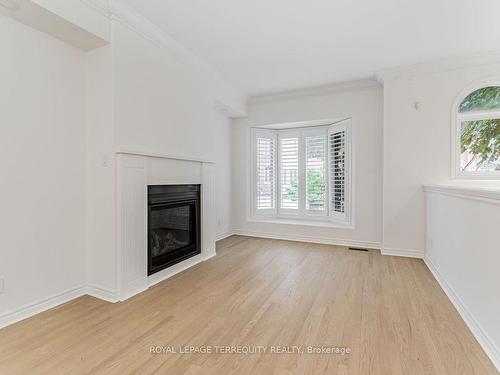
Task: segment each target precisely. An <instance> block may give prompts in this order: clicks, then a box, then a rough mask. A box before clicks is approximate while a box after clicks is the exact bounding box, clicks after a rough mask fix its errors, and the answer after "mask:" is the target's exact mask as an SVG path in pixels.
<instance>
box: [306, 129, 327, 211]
mask: <svg viewBox="0 0 500 375" xmlns="http://www.w3.org/2000/svg"><path fill="white" fill-rule="evenodd" d="M325 143H326V136H325V135H315V136H306V137H305V152H306V160H305V161H306V209H307V210H313V211H325V209H326V205H325V201H326V188H325V172H326V171H325V159H326V147H325Z"/></svg>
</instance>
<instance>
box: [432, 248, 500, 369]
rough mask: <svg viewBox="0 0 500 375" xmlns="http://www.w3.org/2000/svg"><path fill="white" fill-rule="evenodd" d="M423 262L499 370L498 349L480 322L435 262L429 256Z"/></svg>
mask: <svg viewBox="0 0 500 375" xmlns="http://www.w3.org/2000/svg"><path fill="white" fill-rule="evenodd" d="M424 262H425V264H426V265H427V267H428V268H429V270H430V271H431V273H432V274H433V275H434V278H435V279H436V280H437V282H438V283H439V285H440V286H441V288H442V289H443V290H444V292H445V293H446V295H447V296H448V298H449V299H450V301H451V303H452V304H453V306H455V309H457V311H458V313H459V314H460V316H461V317H462V319H463V320H464V322H465V324H466V325H467V327H469V329H470V331H471V332H472V334H473V335H474V337H475V338H476V340H477V341H478V342H479V345H481V347H482V348H483V350H484V352H485V353H486V355H487V356H488V357H489V358H490V360H491V362H493V364H494V365H495V367H496V368H497V370H498V371H499V372H500V349H499V348H498V347H497V346H496V345H495V343H494V342H493V340H491V338H490V337H489V336H488V334H487V333H486V332H485V330H484V329H483V328H482V326H481V324H480V323H479V322H478V321H477V319H476V318H475V317H474V315H473V314H472V313H471V311H470V310H469V309H468V308H467V306H466V305H465V304H464V302H463V301H462V299H461V298H460V297H459V295H458V294H457V293H456V292H455V290H454V289H453V287H452V286H451V285H450V284H449V283H448V281H446V279H445V277H444V276H443V274H442V273H441V272H440V271H439V269H438V267H437V266H436V264H435V263H433V262H432V260H431V259H430V258H429V257H425V258H424Z"/></svg>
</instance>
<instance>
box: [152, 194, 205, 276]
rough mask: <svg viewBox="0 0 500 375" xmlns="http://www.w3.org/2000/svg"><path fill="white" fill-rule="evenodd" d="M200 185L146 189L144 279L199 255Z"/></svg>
mask: <svg viewBox="0 0 500 375" xmlns="http://www.w3.org/2000/svg"><path fill="white" fill-rule="evenodd" d="M200 221H201V218H200V185H150V186H148V238H149V240H148V275H152V274H154V273H156V272H158V271H161V270H163V269H165V268H167V267H170V266H172V265H174V264H176V263H179V262H181V261H183V260H185V259H188V258H191V257H192V256H195V255H197V254H200V253H201V244H200V232H201V229H200Z"/></svg>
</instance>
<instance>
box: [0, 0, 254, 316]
mask: <svg viewBox="0 0 500 375" xmlns="http://www.w3.org/2000/svg"><path fill="white" fill-rule="evenodd" d="M39 3H40V4H42V5H43V6H47V7H48V8H49V9H51V7H52V6H53V7H55V8H54V11H56V13H57V14H59V15H60V16H62V17H66V16H67V19H68V20H70V21H71V22H75V23H76V24H77V26H78V27H81V28H82V30H84V29H85V30H90V31H91V32H92V33H96V34H99V35H101V36H103V37H105V39H108V37H109V39H110V42H111V44H110V45H108V46H104V47H101V48H99V49H95V50H93V51H90V52H87V53H83V52H81V51H79V50H76V49H74V48H73V47H70V46H69V45H66V44H64V43H62V42H60V41H59V40H57V39H55V38H53V37H50V36H48V35H46V34H42V33H41V32H37V31H34V30H33V29H30V28H29V27H27V26H24V25H21V24H19V23H16V22H15V21H12V20H11V19H6V18H3V16H2V18H1V19H0V21H1V23H0V27H1V29H0V31H1V36H0V38H1V39H0V41H1V42H2V44H1V45H2V59H1V60H0V68H1V72H0V74H1V83H2V84H1V85H0V86H1V88H0V94H1V98H2V99H3V101H2V103H6V105H5V108H3V109H2V111H0V118H1V120H2V124H5V125H4V126H2V128H1V132H2V133H1V141H0V142H1V143H2V145H1V146H2V147H1V152H2V156H3V157H2V161H1V163H2V172H3V173H4V174H5V176H6V178H5V179H4V181H9V183H8V184H7V183H5V182H4V183H2V185H1V186H0V199H2V211H1V212H2V213H1V214H0V224H1V226H2V236H1V237H0V249H1V258H0V278H4V279H5V293H3V294H0V302H1V303H0V325H2V324H8V323H10V322H12V321H13V320H15V319H19V318H21V317H26V316H28V315H29V314H32V313H34V312H37V311H41V310H43V309H44V308H47V307H49V306H53V305H56V304H57V303H60V302H63V301H64V300H67V299H68V298H73V297H75V296H78V295H81V294H83V293H90V294H93V295H96V296H98V297H100V298H104V299H108V300H113V301H115V300H117V297H118V295H119V290H118V289H119V286H120V285H119V278H120V275H119V272H118V270H119V262H120V257H119V249H118V245H117V207H116V201H117V187H116V175H115V174H116V156H115V151H116V150H117V149H123V148H126V149H132V150H140V151H143V152H146V153H160V154H166V155H177V156H181V157H185V158H186V159H202V160H215V159H217V161H218V162H219V164H220V166H219V168H218V169H217V173H218V174H219V175H218V176H217V177H216V178H215V179H214V177H213V176H214V174H213V171H212V169H213V166H212V164H210V167H204V168H202V171H201V175H202V177H201V178H202V181H204V182H205V183H206V184H207V185H210V186H212V185H213V184H215V183H217V184H218V185H219V187H220V189H218V191H219V193H220V194H226V195H227V196H229V195H230V187H229V186H228V185H227V184H228V181H229V179H230V178H229V173H230V172H229V171H230V161H229V158H230V152H229V144H228V142H229V132H230V127H229V124H228V117H227V116H230V115H236V114H239V115H241V114H244V110H245V96H244V95H243V94H242V93H241V92H239V91H238V90H237V89H235V88H234V87H232V86H231V85H230V84H229V83H227V82H226V81H225V80H224V79H223V78H222V77H221V76H220V75H218V74H217V73H216V72H213V71H211V70H210V69H209V68H208V67H206V66H205V65H203V63H201V62H200V61H198V60H196V58H195V57H193V56H192V55H190V54H189V53H187V52H186V51H185V50H182V47H181V46H179V45H177V44H176V43H175V41H173V40H171V38H169V37H168V36H166V35H165V34H163V33H162V32H161V31H159V30H158V29H157V28H156V27H155V26H154V25H152V24H150V23H148V22H147V21H145V20H144V19H141V17H139V16H137V15H136V14H134V13H133V12H131V11H130V9H128V8H126V7H125V6H124V5H123V4H122V3H121V2H120V1H113V2H112V5H113V8H112V9H105V8H99V7H98V6H97V7H96V8H94V7H87V8H85V10H82V11H81V12H80V11H75V9H76V8H68V7H67V4H66V2H63V1H59V0H43V1H42V0H39ZM98 3H99V4H104V5H105V3H107V2H103V1H99V2H98ZM85 4H87V3H85ZM96 4H97V3H96ZM92 11H96V12H97V13H98V15H97V16H96V17H94V15H93V14H92ZM108 11H109V13H108ZM89 12H90V13H89ZM111 15H112V17H110V16H111ZM82 32H83V31H82ZM108 32H109V35H108ZM203 165H205V163H203ZM210 189H212V187H211V188H210ZM210 191H212V190H210ZM206 200H207V202H206V203H207V206H206V207H209V208H210V209H209V210H207V211H206V214H207V215H212V213H213V216H214V218H210V220H209V226H207V228H206V231H205V232H206V233H205V235H204V246H205V244H208V243H209V242H210V241H211V243H213V239H214V238H215V235H216V233H215V232H216V228H215V222H216V220H215V207H213V208H211V207H212V206H213V205H214V202H215V200H214V199H213V198H212V197H211V196H210V199H208V198H207V199H206ZM217 201H218V202H221V204H220V207H217V215H218V217H219V219H220V222H221V225H220V227H219V229H218V230H219V231H220V232H219V234H220V233H223V232H226V231H227V228H228V227H229V221H230V211H231V210H230V201H229V200H228V199H218V200H217ZM33 207H36V208H37V210H38V211H33V212H32V209H33ZM18 208H19V211H23V210H24V212H18ZM28 209H29V210H30V211H29V214H28V213H27V212H28ZM207 232H210V233H207ZM212 232H213V233H212ZM205 247H207V246H205ZM211 248H213V246H211ZM212 250H213V249H212ZM25 261H26V264H24V263H23V262H25ZM77 287H82V288H79V289H77V290H75V291H74V293H71V294H64V295H61V296H59V297H57V298H51V297H53V296H54V295H56V294H61V293H63V292H65V291H68V290H70V289H73V288H77ZM40 300H45V302H44V303H43V304H37V305H36V306H35V307H33V308H32V309H29V310H23V311H22V313H19V314H16V316H14V315H12V314H9V315H8V316H6V315H5V313H6V312H7V311H10V310H13V309H19V308H22V307H23V306H24V305H26V304H36V303H37V302H39V301H40ZM2 314H4V315H3V316H2Z"/></svg>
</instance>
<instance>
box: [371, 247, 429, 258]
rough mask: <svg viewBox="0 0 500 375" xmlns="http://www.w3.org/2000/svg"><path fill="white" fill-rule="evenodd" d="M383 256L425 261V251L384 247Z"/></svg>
mask: <svg viewBox="0 0 500 375" xmlns="http://www.w3.org/2000/svg"><path fill="white" fill-rule="evenodd" d="M380 252H381V253H382V255H390V256H394V257H406V258H418V259H424V257H425V251H424V250H414V249H396V248H390V247H382V249H381V250H380Z"/></svg>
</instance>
